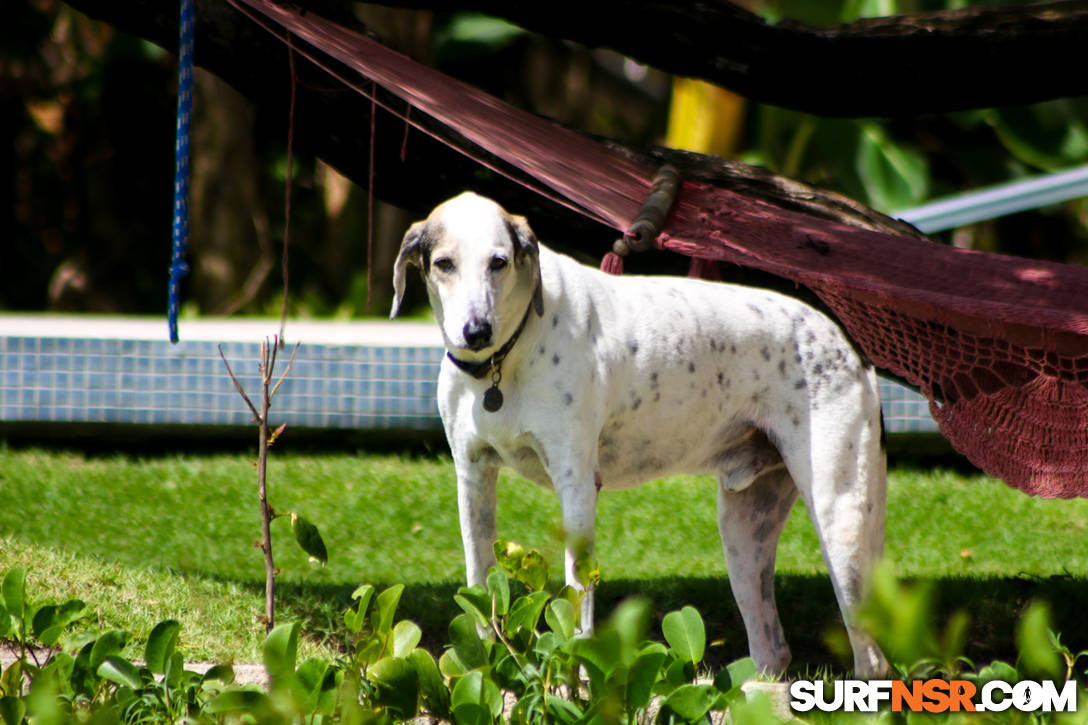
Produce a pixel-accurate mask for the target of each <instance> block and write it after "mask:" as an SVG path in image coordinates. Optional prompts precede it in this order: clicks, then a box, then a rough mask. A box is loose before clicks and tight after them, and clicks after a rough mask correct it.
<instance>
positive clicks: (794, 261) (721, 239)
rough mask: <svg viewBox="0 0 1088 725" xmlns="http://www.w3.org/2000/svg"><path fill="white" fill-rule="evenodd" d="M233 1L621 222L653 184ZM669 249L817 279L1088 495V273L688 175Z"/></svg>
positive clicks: (983, 418) (945, 390)
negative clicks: (840, 218) (795, 208)
mask: <svg viewBox="0 0 1088 725" xmlns="http://www.w3.org/2000/svg"><path fill="white" fill-rule="evenodd" d="M231 2H232V3H233V4H234V5H235V6H236V7H239V9H242V10H243V12H248V11H245V10H244V9H243V8H242V7H241V4H244V5H245V6H248V7H249V8H251V9H252V10H256V11H258V12H259V13H260V14H261V15H262V16H264V18H265V19H264V20H260V22H262V24H267V22H268V21H269V20H270V21H273V22H274V23H275V24H276V25H278V26H281V27H282V28H284V29H286V30H288V31H289V32H290V33H292V34H293V35H294V36H295V37H297V38H299V39H301V40H303V41H305V42H306V43H309V44H310V45H311V46H313V47H314V48H316V49H318V50H319V51H320V52H321V53H324V54H327V55H328V56H330V57H332V58H335V59H336V60H337V61H339V62H341V63H343V64H344V65H346V66H348V67H350V68H352V69H354V70H355V71H357V72H359V73H360V74H362V75H363V76H365V77H366V78H369V79H370V80H372V81H374V82H376V83H378V84H380V85H381V86H383V87H384V88H386V89H387V90H388V91H390V92H392V93H394V94H396V95H397V96H399V97H401V98H402V99H404V100H405V101H407V102H408V103H409V104H410V105H411V106H412V107H413V108H414V109H419V110H421V111H423V112H425V113H427V114H429V115H430V116H432V117H433V118H435V119H437V120H438V121H440V122H441V123H443V124H445V125H447V126H449V127H451V128H453V129H455V130H456V131H457V132H459V133H461V134H462V135H464V136H465V137H466V138H467V139H469V140H470V141H471V142H473V143H475V144H478V145H479V146H480V147H481V148H483V149H485V150H486V151H488V152H490V153H492V154H494V155H495V156H497V157H499V158H501V159H503V160H504V161H506V162H508V163H510V164H511V165H513V166H515V167H517V168H518V169H521V170H522V171H524V172H526V173H527V174H529V175H531V176H532V177H533V178H535V179H536V180H537V181H538V182H540V183H541V184H543V185H544V186H546V187H547V188H548V189H550V191H545V190H543V189H541V190H540V191H542V193H546V194H548V195H549V196H551V195H552V194H554V195H555V196H554V197H553V198H556V197H558V198H559V199H560V200H561V203H565V204H567V205H568V206H572V207H574V208H576V209H577V210H578V211H580V212H581V213H583V214H586V215H587V216H590V217H592V218H594V219H597V220H599V221H602V222H604V223H606V224H609V225H610V226H612V227H614V228H615V229H617V230H621V231H622V230H626V229H627V226H628V224H629V223H630V221H631V220H632V219H633V218H634V217H635V215H636V214H637V213H638V211H639V208H640V206H641V204H642V201H643V200H644V199H645V198H646V194H647V193H648V192H649V190H650V184H651V180H652V179H653V176H654V171H655V170H654V169H652V168H650V167H649V166H645V165H643V164H640V163H638V162H636V161H634V160H631V159H628V158H626V157H624V156H622V155H620V154H619V153H616V152H613V151H611V150H610V149H608V148H607V147H606V146H604V145H602V144H599V143H597V142H595V141H593V140H591V139H589V138H586V137H583V136H580V135H578V134H577V133H574V132H572V131H569V130H567V129H564V128H562V127H560V126H559V125H557V124H554V123H551V122H549V121H547V120H544V119H541V118H539V117H537V116H534V115H532V114H530V113H527V112H525V111H521V110H519V109H516V108H513V107H512V106H509V105H507V104H505V103H503V102H502V101H500V100H498V99H496V98H494V97H492V96H489V95H487V94H486V93H484V92H482V91H480V90H479V89H476V88H474V87H472V86H469V85H466V84H464V83H461V82H460V81H457V80H455V79H452V78H450V77H448V76H445V75H443V74H441V73H439V72H438V71H436V70H434V69H432V68H428V67H426V66H422V65H420V64H418V63H415V62H414V61H412V60H411V59H409V58H406V57H404V56H402V55H400V54H398V53H395V52H393V51H391V50H389V49H388V48H386V47H384V46H382V45H381V44H379V43H377V42H375V41H373V40H371V39H369V38H367V37H365V36H362V35H360V34H358V33H355V32H352V31H350V30H348V29H346V28H343V27H341V26H339V25H337V24H335V23H332V22H330V21H328V20H325V19H323V18H321V17H318V16H315V15H313V14H311V13H306V14H305V15H303V14H300V13H299V12H297V11H295V10H292V9H289V8H287V7H282V6H278V5H275V4H273V3H272V2H270V1H269V0H231ZM249 14H250V15H251V16H252V17H254V19H258V18H257V17H256V16H255V15H253V13H251V12H250V13H249ZM295 50H296V52H302V53H303V54H304V55H307V57H310V58H311V59H312V60H314V61H315V62H317V63H318V64H320V60H319V59H317V58H316V57H314V55H313V54H312V53H310V52H308V51H301V50H299V48H298V47H297V46H296V48H295ZM330 72H331V71H330ZM349 85H354V84H351V83H350V82H349ZM354 87H356V88H357V89H358V86H357V85H355V86H354ZM360 92H362V91H361V90H360ZM655 245H656V246H657V247H659V248H661V249H667V250H672V251H675V252H679V253H681V254H685V255H688V256H691V257H693V258H697V259H702V260H720V261H725V262H730V263H734V264H739V265H745V266H751V267H756V268H758V269H761V270H765V271H768V272H772V273H774V274H777V275H780V276H782V277H786V278H788V279H791V280H793V281H795V282H797V283H800V284H804V285H806V286H808V287H809V288H810V289H812V290H813V291H814V292H815V293H816V294H817V295H818V296H819V297H820V298H821V299H822V300H823V301H824V302H825V303H826V304H827V305H828V306H829V307H830V308H831V310H832V311H833V312H834V313H835V315H836V316H837V317H838V319H839V321H840V322H841V323H842V324H843V325H844V327H845V328H846V330H847V332H848V333H849V334H850V335H851V337H853V339H854V340H855V341H856V342H857V344H858V345H859V346H860V347H861V348H862V349H863V350H864V352H865V353H866V354H867V355H868V356H869V358H870V359H871V360H872V361H873V363H874V364H875V365H877V366H878V367H880V368H883V369H886V370H888V371H890V372H892V373H894V374H895V375H898V376H900V377H902V378H904V379H905V380H907V381H909V382H910V383H911V384H913V385H916V386H917V387H918V388H919V389H920V390H921V391H922V393H923V394H924V395H925V396H926V397H927V398H928V399H929V401H930V410H931V412H932V414H933V417H934V418H935V419H936V421H937V423H938V424H939V425H940V428H941V432H942V433H943V434H944V435H945V436H946V437H947V438H948V440H949V441H951V443H952V444H953V445H954V446H955V447H956V449H957V450H959V451H960V452H961V453H963V454H965V455H966V456H967V457H968V458H969V459H970V460H971V461H972V462H973V463H974V464H975V465H977V466H979V467H980V468H982V469H983V470H985V471H986V472H988V473H990V474H991V475H994V476H996V477H999V478H1001V479H1003V480H1004V481H1005V482H1006V483H1008V484H1009V485H1010V486H1014V487H1016V488H1019V489H1021V490H1023V491H1025V492H1027V493H1031V494H1037V495H1041V496H1048V497H1066V498H1068V497H1074V496H1086V495H1088V475H1086V474H1088V386H1086V383H1088V272H1086V271H1085V270H1084V269H1082V268H1080V267H1075V266H1072V265H1064V264H1056V263H1051V262H1041V261H1032V260H1025V259H1020V258H1015V257H1009V256H1004V255H997V254H990V253H984V252H975V251H967V250H960V249H954V248H951V247H947V246H944V245H941V244H936V243H934V242H929V241H926V240H920V239H915V238H912V237H907V236H897V235H894V234H890V233H886V232H878V231H869V230H863V229H858V228H853V227H849V226H845V225H842V224H837V223H834V222H829V221H824V220H820V219H816V218H814V217H810V216H806V215H804V214H800V213H794V212H790V211H786V210H783V209H781V208H778V207H775V206H773V205H771V204H767V203H765V202H761V201H759V200H756V199H753V198H751V197H747V196H743V195H741V194H737V193H734V192H731V191H728V190H725V189H721V188H717V187H714V186H712V185H709V184H704V183H693V182H689V181H685V182H683V183H682V185H681V187H680V191H679V194H678V196H677V201H676V206H675V208H674V209H673V212H672V214H671V215H670V217H669V219H668V222H667V224H666V226H665V232H664V233H663V234H661V235H660V236H658V238H657V239H656V241H655Z"/></svg>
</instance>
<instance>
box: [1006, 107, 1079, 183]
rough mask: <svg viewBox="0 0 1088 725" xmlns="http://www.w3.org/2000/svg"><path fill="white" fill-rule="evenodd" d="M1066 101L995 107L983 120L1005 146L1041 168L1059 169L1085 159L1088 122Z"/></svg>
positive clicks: (1019, 156)
mask: <svg viewBox="0 0 1088 725" xmlns="http://www.w3.org/2000/svg"><path fill="white" fill-rule="evenodd" d="M1073 103H1074V102H1072V101H1068V100H1060V101H1052V102H1049V103H1040V104H1036V105H1033V106H1018V107H1010V108H1000V109H994V110H991V111H989V112H988V113H987V115H986V121H987V122H988V123H989V124H990V125H991V126H992V127H993V129H994V132H995V133H996V134H997V137H998V138H999V139H1000V140H1001V143H1002V144H1003V145H1004V146H1005V148H1006V149H1008V150H1009V152H1010V153H1012V155H1013V156H1015V157H1016V158H1017V159H1019V160H1020V161H1023V162H1024V163H1026V164H1029V165H1031V166H1035V167H1037V168H1041V169H1053V170H1057V169H1061V168H1064V167H1066V166H1070V165H1071V164H1075V163H1083V161H1084V160H1085V159H1086V158H1088V124H1086V123H1085V120H1084V118H1083V113H1078V111H1077V109H1076V107H1075V106H1074V105H1073Z"/></svg>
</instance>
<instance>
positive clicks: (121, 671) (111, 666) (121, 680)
mask: <svg viewBox="0 0 1088 725" xmlns="http://www.w3.org/2000/svg"><path fill="white" fill-rule="evenodd" d="M95 671H96V672H97V673H98V676H99V677H101V678H103V679H106V680H109V681H110V682H116V683H117V684H118V685H124V686H126V687H131V688H132V689H133V690H138V689H139V688H141V687H143V684H144V681H143V678H142V677H140V668H139V667H137V666H136V665H134V664H132V663H131V662H129V661H128V660H126V659H125V658H124V657H117V656H116V655H110V656H108V657H106V659H105V660H104V661H103V662H102V664H101V665H99V666H98V668H97V669H96V670H95Z"/></svg>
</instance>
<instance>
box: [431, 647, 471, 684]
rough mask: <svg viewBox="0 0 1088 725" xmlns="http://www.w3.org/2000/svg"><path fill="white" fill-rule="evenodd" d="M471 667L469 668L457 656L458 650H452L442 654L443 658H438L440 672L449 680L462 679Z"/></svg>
mask: <svg viewBox="0 0 1088 725" xmlns="http://www.w3.org/2000/svg"><path fill="white" fill-rule="evenodd" d="M471 669H472V668H471V667H468V666H467V665H466V664H465V663H464V662H462V661H461V658H460V657H458V656H457V650H455V649H453V648H450V649H448V650H446V651H445V652H443V653H442V656H441V657H439V658H438V670H439V672H441V673H442V674H443V675H445V676H446V677H449V678H451V679H452V678H454V677H460V676H461V675H464V674H465V673H467V672H468V671H469V670H471Z"/></svg>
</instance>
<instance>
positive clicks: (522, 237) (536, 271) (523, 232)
mask: <svg viewBox="0 0 1088 725" xmlns="http://www.w3.org/2000/svg"><path fill="white" fill-rule="evenodd" d="M507 224H508V225H509V227H510V231H511V233H512V234H513V237H514V243H515V245H516V249H517V253H518V255H519V256H523V258H524V259H526V260H528V263H529V264H530V265H532V268H533V309H534V310H536V313H537V315H540V316H543V315H544V291H543V289H542V288H541V284H540V246H539V245H538V244H537V241H536V235H535V234H533V230H532V229H530V228H529V221H528V220H527V219H526V218H525V217H523V216H517V215H514V214H511V215H509V216H508V217H507Z"/></svg>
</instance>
